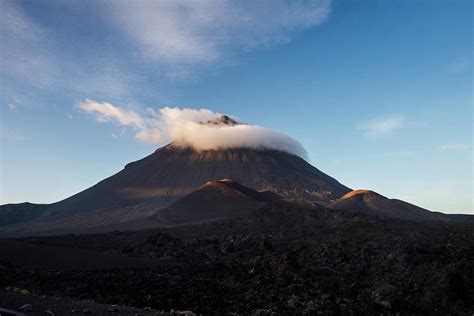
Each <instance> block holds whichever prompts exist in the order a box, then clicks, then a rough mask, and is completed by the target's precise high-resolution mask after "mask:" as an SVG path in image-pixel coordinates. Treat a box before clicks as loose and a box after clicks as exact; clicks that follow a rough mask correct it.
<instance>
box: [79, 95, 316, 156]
mask: <svg viewBox="0 0 474 316" xmlns="http://www.w3.org/2000/svg"><path fill="white" fill-rule="evenodd" d="M77 107H78V108H79V109H80V110H81V111H84V112H86V113H89V114H92V115H94V116H95V117H96V120H97V121H98V122H101V123H104V122H110V121H112V122H115V123H116V124H118V125H121V126H128V127H131V128H132V129H134V130H136V133H135V138H136V139H137V140H139V141H141V142H145V143H152V144H164V143H166V142H170V141H172V142H173V143H174V144H175V145H178V146H186V147H188V146H189V147H193V148H194V149H196V150H212V149H225V148H239V147H246V148H255V149H264V148H266V149H275V150H281V151H286V152H289V153H292V154H295V155H297V156H300V157H302V158H307V152H306V150H305V149H304V148H303V146H302V145H301V144H300V143H299V142H298V141H297V140H295V139H293V138H291V137H289V136H288V135H285V134H283V133H280V132H277V131H274V130H271V129H268V128H264V127H261V126H257V125H248V124H244V123H241V122H238V119H237V118H235V117H232V118H231V119H230V120H231V122H232V123H231V124H225V123H218V124H209V123H207V122H209V121H216V120H219V119H221V118H222V117H223V115H222V114H220V113H216V112H213V111H211V110H208V109H199V110H197V109H191V108H170V107H165V108H162V109H160V110H159V111H155V110H154V109H151V108H149V109H147V110H148V111H147V116H146V117H145V116H143V115H140V114H138V113H137V112H135V111H132V110H128V109H124V108H121V107H118V106H114V105H112V104H110V103H107V102H97V101H93V100H85V101H83V102H80V103H78V105H77Z"/></svg>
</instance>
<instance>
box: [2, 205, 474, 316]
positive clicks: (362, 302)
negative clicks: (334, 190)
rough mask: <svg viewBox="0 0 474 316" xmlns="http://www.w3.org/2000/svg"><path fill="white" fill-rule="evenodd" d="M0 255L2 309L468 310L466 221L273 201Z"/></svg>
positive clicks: (471, 231)
mask: <svg viewBox="0 0 474 316" xmlns="http://www.w3.org/2000/svg"><path fill="white" fill-rule="evenodd" d="M12 249H13V250H12ZM15 249H16V250H17V251H14V250H15ZM66 249H67V251H66ZM65 251H66V252H67V253H68V255H67V256H61V254H62V253H65ZM1 253H3V254H5V253H8V256H5V255H0V261H1V263H0V286H1V288H3V289H7V288H8V289H9V290H8V291H6V290H4V291H0V302H1V304H3V305H0V306H1V307H5V308H10V309H17V310H18V308H19V307H20V306H22V305H24V304H26V303H28V302H27V301H28V299H27V297H30V296H31V295H34V296H35V299H36V301H35V302H36V303H31V305H32V309H34V308H35V306H34V304H36V305H37V306H40V307H38V308H37V310H41V312H42V313H44V310H46V309H48V310H49V311H51V312H52V313H54V314H55V315H68V314H70V312H68V310H67V309H64V308H62V307H61V308H57V309H56V310H55V307H54V306H53V305H52V306H50V307H48V306H46V305H47V304H48V302H49V301H48V300H50V299H51V298H52V297H56V298H58V299H63V300H71V301H74V302H77V301H80V302H81V304H86V305H87V302H89V304H90V306H92V307H87V306H84V305H81V308H80V309H78V310H77V311H79V312H80V311H83V310H87V313H93V314H104V313H105V314H107V313H115V314H120V313H123V314H127V313H125V310H124V309H123V310H122V311H120V310H117V311H115V312H114V311H109V310H107V311H105V309H104V310H103V311H102V310H101V311H102V312H100V311H99V310H96V309H94V304H97V306H110V305H119V306H122V305H124V306H129V308H132V310H133V311H135V310H134V309H133V308H135V309H137V312H134V313H135V314H136V313H140V314H142V315H145V314H147V313H148V314H149V313H150V312H151V311H156V313H159V312H158V311H166V312H168V313H169V311H171V310H175V311H177V310H181V311H190V312H189V313H190V314H189V315H192V314H191V311H192V313H195V314H202V315H229V314H233V315H305V314H306V315H375V314H377V315H381V314H382V315H396V314H397V313H400V314H429V315H472V314H473V313H474V225H472V224H466V223H464V224H463V223H449V222H426V223H416V222H409V221H401V220H393V219H382V218H377V217H373V216H369V215H363V214H358V213H355V214H349V213H343V212H338V211H331V210H328V209H325V208H323V207H320V206H317V205H315V204H307V203H303V204H295V203H290V202H287V201H275V202H272V203H271V204H270V205H269V206H267V207H265V208H264V209H261V210H259V211H258V212H256V213H255V214H253V215H251V216H248V217H245V218H239V219H235V220H228V221H220V222H213V223H204V224H200V225H191V226H184V227H176V228H168V229H150V230H141V231H131V232H130V231H129V232H113V233H106V234H98V235H66V236H54V237H30V238H23V239H17V240H3V241H1V242H0V254H1ZM45 254H49V256H53V257H54V258H46V255H45ZM74 256H77V258H76V257H74ZM78 260H83V261H84V262H85V263H84V264H83V263H82V261H78ZM78 262H81V264H78ZM88 262H89V263H90V264H88ZM15 288H16V289H17V291H16V292H15V291H13V292H15V293H18V291H20V290H21V289H25V290H27V291H28V292H29V293H31V294H27V295H23V296H21V295H15V294H12V289H15ZM18 289H20V290H18ZM22 297H23V299H22ZM41 298H43V299H42V300H41ZM83 302H86V303H83ZM45 304H46V305H45ZM143 308H146V309H145V310H144V309H143ZM33 312H34V311H33ZM153 313H155V312H153ZM38 314H41V313H38Z"/></svg>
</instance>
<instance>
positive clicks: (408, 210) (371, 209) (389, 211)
mask: <svg viewBox="0 0 474 316" xmlns="http://www.w3.org/2000/svg"><path fill="white" fill-rule="evenodd" d="M328 207H329V208H332V209H337V210H344V211H349V212H361V213H366V214H370V215H376V216H382V217H389V218H397V219H404V220H413V221H427V220H437V221H450V220H454V219H453V218H450V216H449V215H447V214H443V213H439V212H431V211H429V210H426V209H424V208H421V207H418V206H416V205H413V204H410V203H408V202H405V201H401V200H397V199H389V198H386V197H385V196H383V195H380V194H378V193H376V192H374V191H370V190H354V191H352V192H349V193H347V194H345V195H344V196H342V197H341V198H339V199H338V200H336V201H335V202H333V203H331V204H330V205H329V206H328Z"/></svg>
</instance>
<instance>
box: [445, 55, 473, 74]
mask: <svg viewBox="0 0 474 316" xmlns="http://www.w3.org/2000/svg"><path fill="white" fill-rule="evenodd" d="M447 68H448V71H450V72H453V73H463V72H466V71H469V69H470V68H471V62H470V61H469V60H468V59H467V58H457V59H456V60H454V61H453V62H452V63H450V64H449V65H448V67H447Z"/></svg>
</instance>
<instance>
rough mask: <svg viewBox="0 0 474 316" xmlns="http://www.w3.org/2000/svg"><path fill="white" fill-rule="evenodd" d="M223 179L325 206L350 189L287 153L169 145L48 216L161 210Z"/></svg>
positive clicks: (56, 206)
mask: <svg viewBox="0 0 474 316" xmlns="http://www.w3.org/2000/svg"><path fill="white" fill-rule="evenodd" d="M223 178H230V179H233V180H235V181H237V182H239V183H241V184H242V185H244V186H247V187H251V188H254V189H256V190H259V191H261V190H271V191H273V192H276V193H278V194H280V195H282V196H284V197H291V198H302V199H307V200H312V201H318V202H321V203H325V204H327V203H329V202H330V201H331V200H334V199H335V198H337V197H338V196H341V195H343V194H345V193H347V192H349V191H350V189H349V188H347V187H345V186H344V185H342V184H340V183H339V182H338V181H336V180H335V179H333V178H331V177H330V176H328V175H326V174H324V173H323V172H321V171H319V170H318V169H316V168H315V167H313V166H312V165H310V164H309V163H307V162H306V161H305V160H304V159H302V158H300V157H298V156H295V155H292V154H289V153H286V152H282V151H276V150H256V149H249V148H238V149H227V150H208V151H195V150H193V149H190V148H180V147H176V146H173V145H172V144H170V145H167V146H164V147H162V148H159V149H158V150H156V151H155V152H154V153H153V154H151V155H149V156H148V157H145V158H143V159H141V160H138V161H136V162H133V163H130V164H128V165H127V166H126V167H125V169H123V170H122V171H120V172H119V173H117V174H115V175H113V176H111V177H109V178H107V179H105V180H103V181H101V182H99V183H98V184H96V185H94V186H93V187H91V188H89V189H87V190H85V191H82V192H80V193H78V194H76V195H74V196H71V197H70V198H67V199H65V200H63V201H60V202H58V203H55V204H53V205H51V207H50V208H49V209H48V210H47V211H46V214H47V215H68V214H75V213H82V212H88V211H94V210H101V209H105V210H106V209H117V208H122V207H128V206H131V205H137V204H139V203H142V202H144V201H151V200H153V204H154V205H155V207H156V208H161V207H163V206H166V205H169V204H170V203H171V202H172V201H174V200H176V199H178V198H180V197H182V196H184V195H186V194H188V193H190V192H191V191H193V190H195V189H196V188H198V187H199V186H201V185H203V184H204V183H206V182H207V181H210V180H214V179H223Z"/></svg>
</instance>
